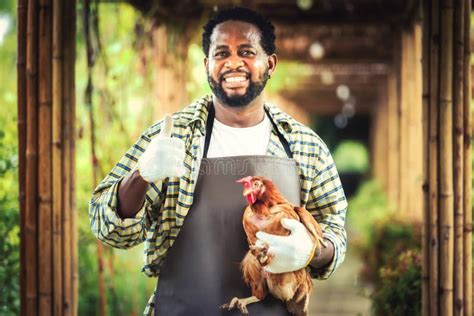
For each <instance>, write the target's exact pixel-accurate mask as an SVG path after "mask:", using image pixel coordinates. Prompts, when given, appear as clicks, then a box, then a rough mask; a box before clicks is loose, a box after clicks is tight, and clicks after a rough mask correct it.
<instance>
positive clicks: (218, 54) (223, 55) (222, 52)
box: [214, 51, 227, 57]
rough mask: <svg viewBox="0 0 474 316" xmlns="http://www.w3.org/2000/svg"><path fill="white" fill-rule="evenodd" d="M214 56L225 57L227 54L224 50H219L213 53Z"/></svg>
mask: <svg viewBox="0 0 474 316" xmlns="http://www.w3.org/2000/svg"><path fill="white" fill-rule="evenodd" d="M214 56H215V57H226V56H227V52H224V51H221V52H216V53H215V54H214Z"/></svg>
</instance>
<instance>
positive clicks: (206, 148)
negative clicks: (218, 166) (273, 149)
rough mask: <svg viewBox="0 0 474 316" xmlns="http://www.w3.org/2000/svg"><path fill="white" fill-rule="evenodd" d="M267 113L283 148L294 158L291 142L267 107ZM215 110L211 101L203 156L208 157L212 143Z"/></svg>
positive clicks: (289, 156)
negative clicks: (274, 120) (282, 132)
mask: <svg viewBox="0 0 474 316" xmlns="http://www.w3.org/2000/svg"><path fill="white" fill-rule="evenodd" d="M265 113H266V114H267V115H268V118H269V119H270V122H271V123H272V126H273V129H274V130H275V132H276V134H277V136H278V139H280V142H281V144H282V145H283V148H284V149H285V152H286V155H287V156H288V158H293V153H292V152H291V149H290V144H288V141H287V140H286V139H285V137H284V136H283V135H282V134H281V132H280V130H279V129H278V127H277V126H276V124H275V122H273V120H272V118H271V116H270V114H269V113H268V110H267V109H266V108H265ZM215 115H216V113H215V110H214V105H213V104H212V103H211V104H210V105H209V113H208V115H207V122H206V138H205V140H204V151H203V156H202V157H203V158H207V152H208V151H209V144H210V143H211V134H212V128H213V127H214V118H215Z"/></svg>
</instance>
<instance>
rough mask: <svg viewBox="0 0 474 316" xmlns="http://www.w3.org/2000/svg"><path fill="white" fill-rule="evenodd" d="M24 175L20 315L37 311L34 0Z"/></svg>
mask: <svg viewBox="0 0 474 316" xmlns="http://www.w3.org/2000/svg"><path fill="white" fill-rule="evenodd" d="M26 71H27V77H26V91H27V100H26V113H27V114H26V115H27V116H26V177H25V178H26V179H25V186H26V188H25V226H24V227H23V230H24V234H23V237H24V240H23V243H24V245H25V253H24V257H25V259H24V260H25V261H26V262H27V263H28V264H29V265H30V266H32V267H34V268H33V269H31V268H29V269H26V273H25V275H22V276H21V277H22V278H23V280H24V281H23V282H25V283H26V284H25V288H24V289H23V290H24V291H25V295H24V296H26V303H25V304H22V305H23V306H24V307H25V308H24V309H23V310H22V315H24V316H30V315H37V313H38V271H37V268H36V267H37V264H38V244H37V241H38V239H37V232H38V227H37V211H38V204H37V197H38V176H37V170H38V139H37V135H38V0H29V1H28V22H27V43H26Z"/></svg>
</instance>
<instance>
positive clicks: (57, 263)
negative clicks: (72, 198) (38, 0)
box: [51, 0, 64, 315]
mask: <svg viewBox="0 0 474 316" xmlns="http://www.w3.org/2000/svg"><path fill="white" fill-rule="evenodd" d="M62 17H63V10H62V1H61V0H56V1H54V2H53V19H52V20H53V28H52V33H53V34H52V38H53V51H52V57H53V58H52V68H53V77H52V174H53V178H52V190H53V205H52V207H53V209H52V211H53V216H52V221H53V223H52V229H53V264H52V267H51V268H52V270H53V286H54V287H53V312H54V315H62V314H63V311H62V309H63V262H62V261H63V253H62V250H63V247H62V242H63V227H62V224H63V219H62V218H63V210H64V207H63V178H62V158H63V153H62V151H63V139H62V126H63V125H62V124H63V122H62V113H61V111H62V101H63V96H62V94H63V90H62V88H63V76H62V70H63V69H62V67H63V47H62V46H63V37H62V29H63V28H62V23H61V22H62Z"/></svg>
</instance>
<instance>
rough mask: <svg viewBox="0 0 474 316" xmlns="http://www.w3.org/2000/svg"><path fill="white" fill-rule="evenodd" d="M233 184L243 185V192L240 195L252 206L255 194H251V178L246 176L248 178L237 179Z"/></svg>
mask: <svg viewBox="0 0 474 316" xmlns="http://www.w3.org/2000/svg"><path fill="white" fill-rule="evenodd" d="M235 182H237V183H242V184H243V185H244V192H243V194H242V195H243V196H245V197H246V198H247V201H248V202H249V203H250V204H254V203H255V201H256V196H255V193H253V192H252V190H251V183H252V177H251V176H248V177H245V178H242V179H239V180H237V181H235Z"/></svg>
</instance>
